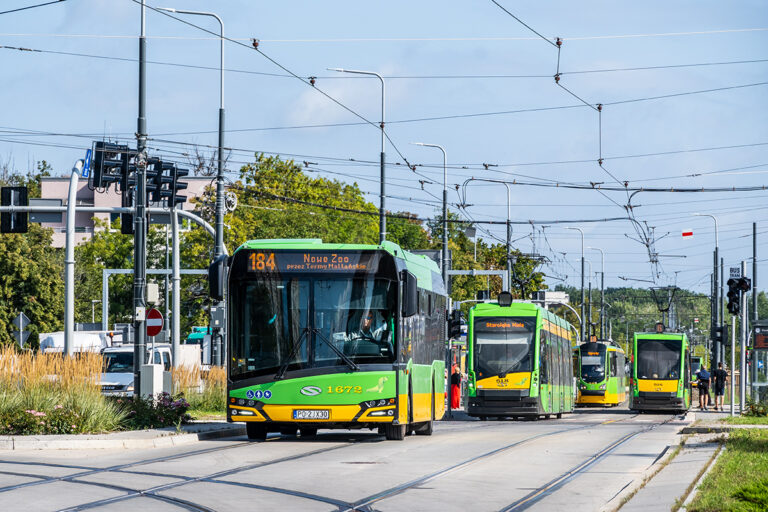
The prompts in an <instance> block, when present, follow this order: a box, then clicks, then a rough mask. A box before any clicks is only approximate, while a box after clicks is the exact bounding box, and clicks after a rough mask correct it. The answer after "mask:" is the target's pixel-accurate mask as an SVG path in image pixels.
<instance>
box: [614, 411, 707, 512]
mask: <svg viewBox="0 0 768 512" xmlns="http://www.w3.org/2000/svg"><path fill="white" fill-rule="evenodd" d="M697 414H698V413H697ZM719 446H720V444H719V443H717V442H714V441H713V436H694V437H692V438H691V439H689V440H688V442H687V443H686V444H685V446H684V447H683V449H682V450H681V451H680V453H678V454H677V456H676V457H675V458H674V459H672V461H671V462H670V463H669V464H667V465H666V466H664V468H662V470H661V471H660V472H659V473H658V474H656V476H654V477H653V478H652V479H651V480H650V481H649V482H648V483H647V484H645V486H644V487H643V488H642V489H640V490H639V491H638V492H637V494H635V495H634V496H633V497H632V499H630V500H629V501H628V502H627V503H626V504H625V505H624V506H623V507H622V508H621V512H650V511H669V510H670V509H671V508H672V507H673V506H674V505H675V504H676V503H678V502H682V501H683V500H684V499H685V496H686V495H687V494H688V488H689V487H690V486H691V484H693V483H694V482H695V481H696V480H697V479H698V477H699V474H700V473H701V472H702V470H703V469H704V468H706V467H707V465H708V464H709V462H710V461H711V460H712V457H713V456H714V454H715V453H716V451H717V449H718V448H719ZM678 500H679V501H678Z"/></svg>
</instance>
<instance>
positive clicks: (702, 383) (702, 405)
mask: <svg viewBox="0 0 768 512" xmlns="http://www.w3.org/2000/svg"><path fill="white" fill-rule="evenodd" d="M698 373H699V380H698V383H697V384H696V386H697V387H698V389H699V409H701V410H702V411H706V410H707V406H708V405H709V377H710V375H709V372H708V371H707V369H706V368H704V367H702V368H701V370H699V372H698Z"/></svg>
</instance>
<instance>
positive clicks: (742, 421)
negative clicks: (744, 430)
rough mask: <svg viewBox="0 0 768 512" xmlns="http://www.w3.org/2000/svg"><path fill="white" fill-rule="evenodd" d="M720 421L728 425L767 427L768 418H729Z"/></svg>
mask: <svg viewBox="0 0 768 512" xmlns="http://www.w3.org/2000/svg"><path fill="white" fill-rule="evenodd" d="M721 421H722V422H723V423H728V424H729V425H768V416H733V417H730V416H729V417H727V418H723V419H722V420H721Z"/></svg>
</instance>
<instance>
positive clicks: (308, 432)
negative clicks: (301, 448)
mask: <svg viewBox="0 0 768 512" xmlns="http://www.w3.org/2000/svg"><path fill="white" fill-rule="evenodd" d="M299 434H301V437H315V436H316V435H317V428H316V427H303V428H300V429H299Z"/></svg>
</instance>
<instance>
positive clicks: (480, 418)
mask: <svg viewBox="0 0 768 512" xmlns="http://www.w3.org/2000/svg"><path fill="white" fill-rule="evenodd" d="M477 419H479V420H480V421H486V420H488V416H478V417H477Z"/></svg>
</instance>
